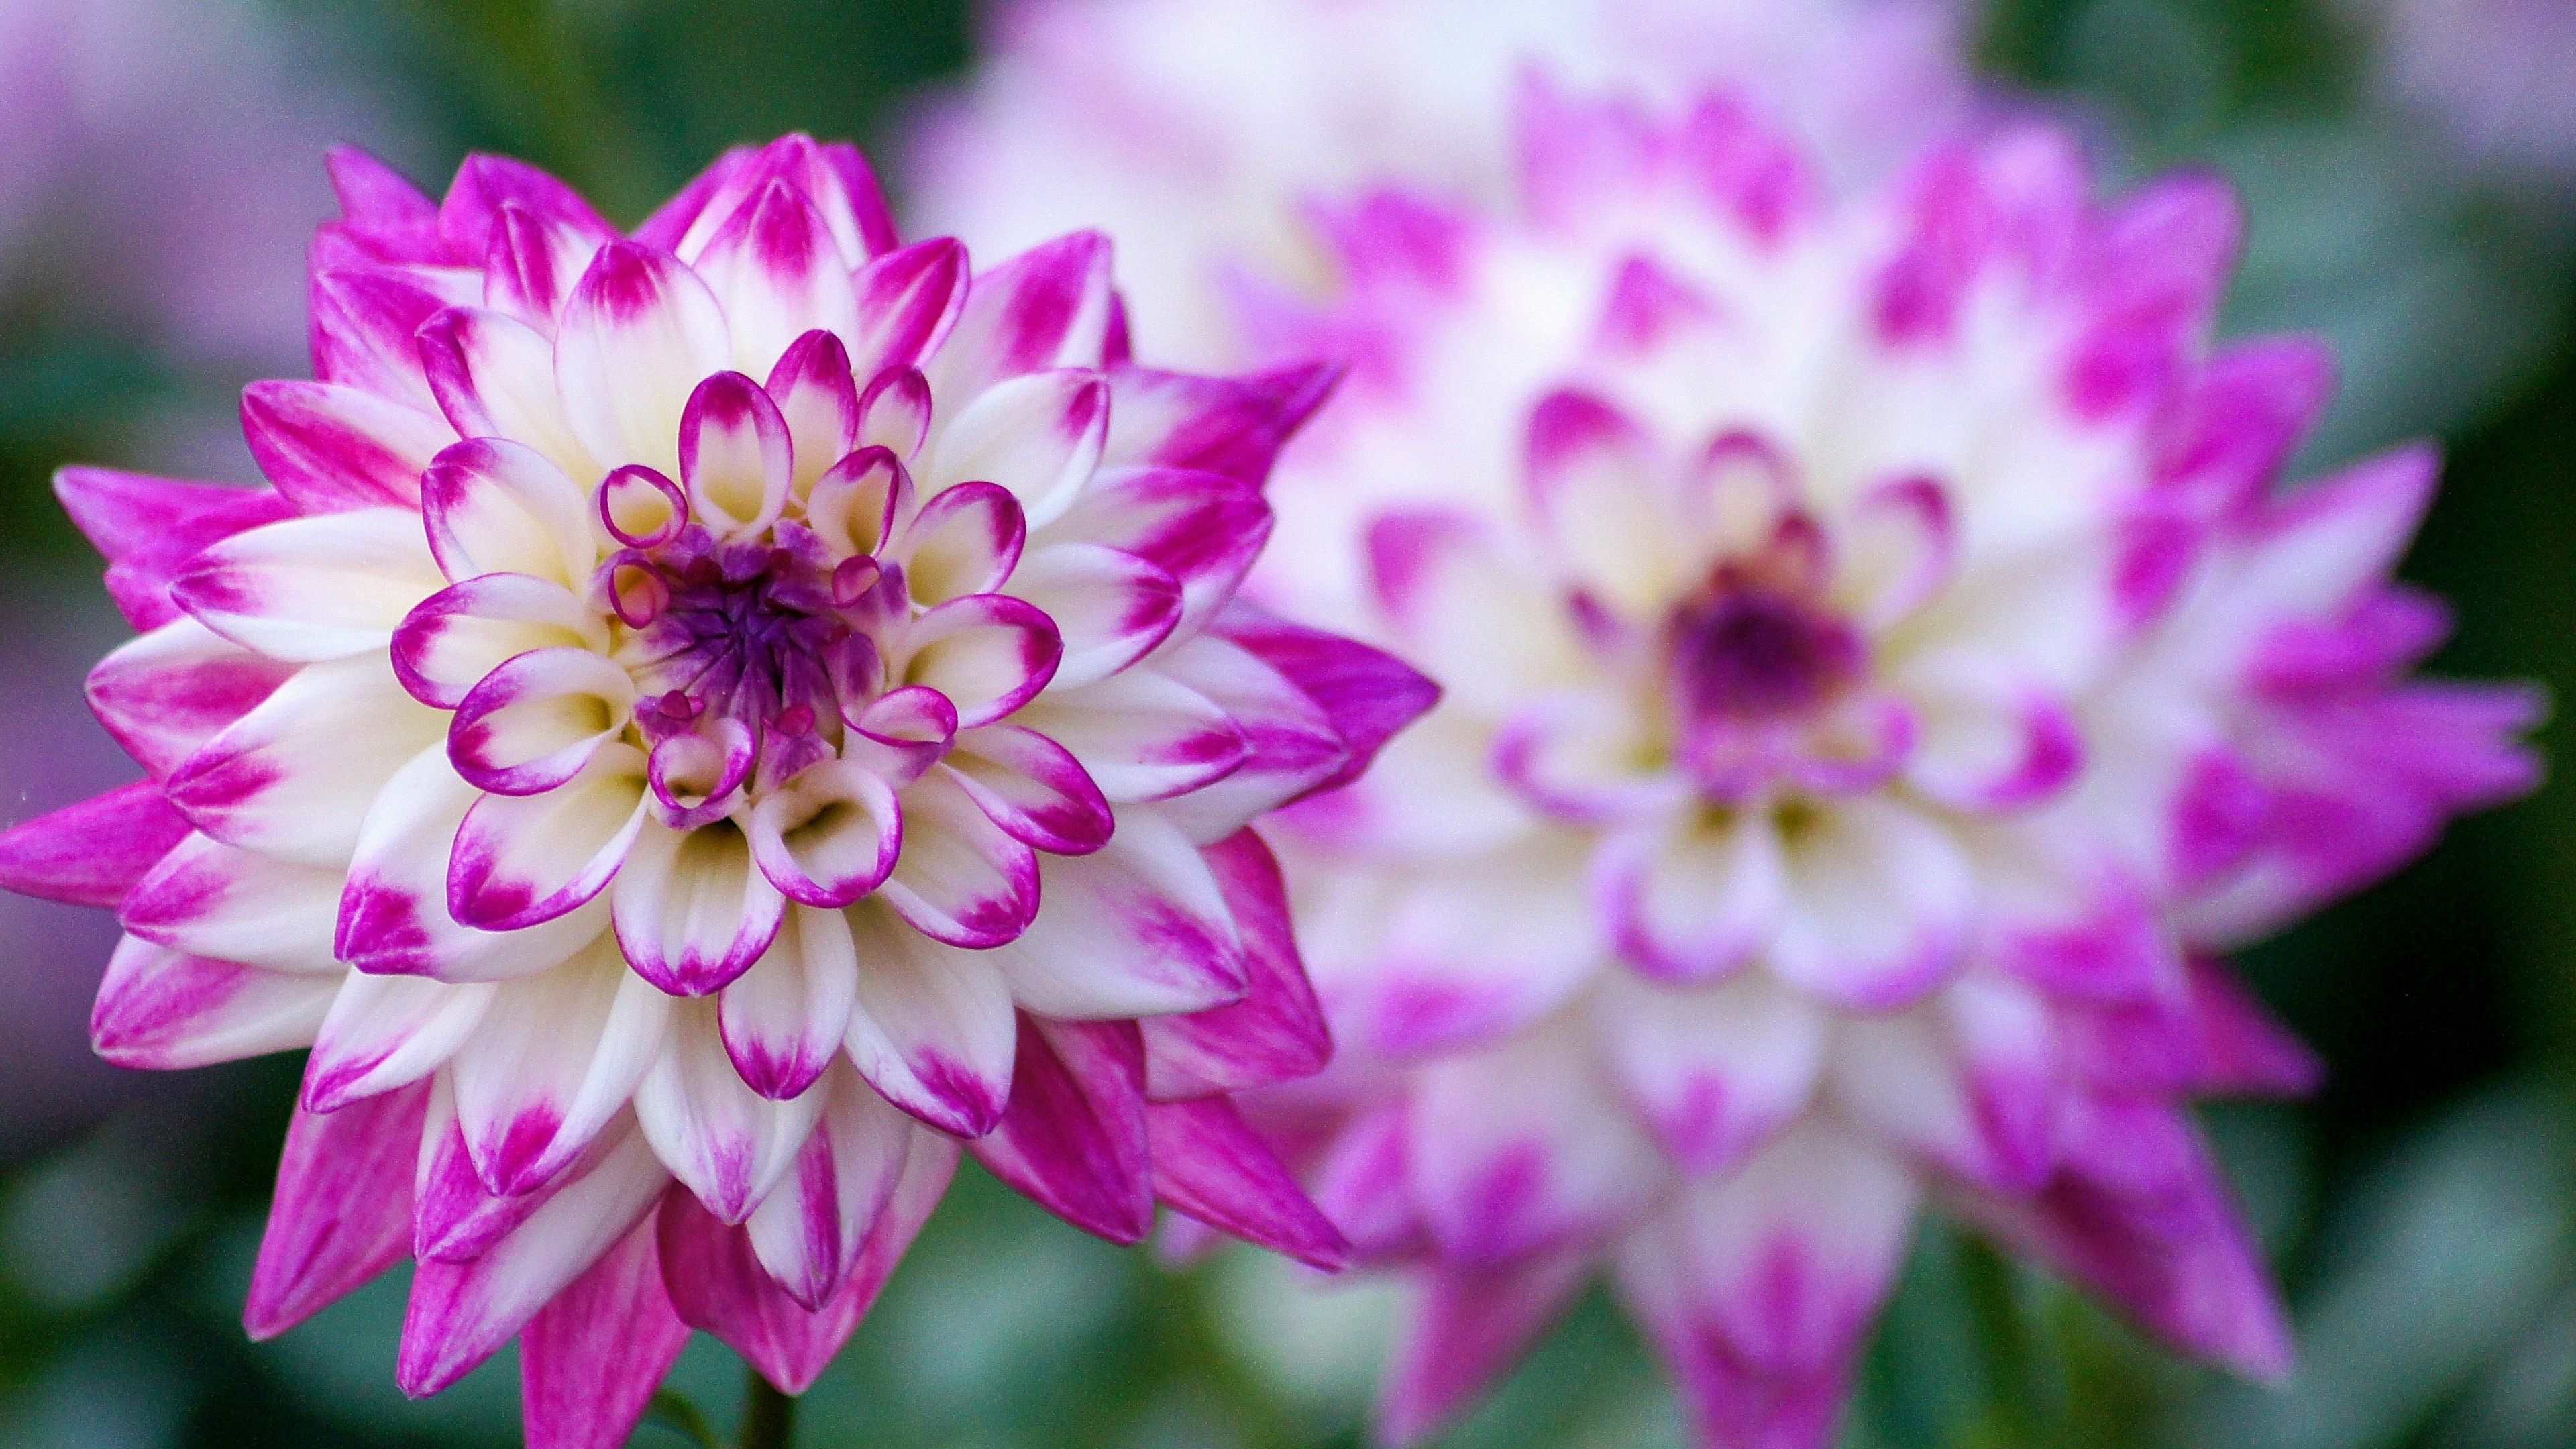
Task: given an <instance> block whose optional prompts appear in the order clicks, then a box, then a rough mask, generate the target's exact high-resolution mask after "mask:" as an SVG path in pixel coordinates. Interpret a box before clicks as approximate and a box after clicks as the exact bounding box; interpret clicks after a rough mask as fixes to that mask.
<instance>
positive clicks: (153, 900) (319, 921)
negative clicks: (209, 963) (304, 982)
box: [118, 835, 340, 978]
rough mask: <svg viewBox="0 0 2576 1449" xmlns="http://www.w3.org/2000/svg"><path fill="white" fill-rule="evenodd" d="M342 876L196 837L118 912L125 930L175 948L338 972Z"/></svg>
mask: <svg viewBox="0 0 2576 1449" xmlns="http://www.w3.org/2000/svg"><path fill="white" fill-rule="evenodd" d="M338 875H339V873H338V872H337V871H333V870H317V869H315V868H314V867H312V866H305V865H296V864H293V863H291V862H288V861H282V860H272V859H270V858H269V857H267V856H264V855H255V854H253V853H251V852H250V851H247V850H239V849H236V848H234V847H232V846H229V845H226V844H224V843H222V842H221V841H218V840H215V839H212V838H210V837H208V836H204V835H191V836H189V837H188V838H187V839H185V840H182V841H180V842H179V843H178V844H177V845H175V846H173V847H171V850H170V853H169V854H167V855H165V856H163V857H161V861H160V863H159V864H157V865H155V866H153V868H152V870H151V873H150V874H148V875H146V876H144V877H143V879H142V880H140V881H138V882H136V883H135V886H134V889H133V890H132V891H130V892H128V893H127V894H126V897H125V901H124V904H123V907H122V909H121V910H120V911H119V913H118V914H119V917H120V919H122V920H123V921H124V923H125V929H127V930H129V931H132V932H133V933H134V934H135V935H137V936H140V937H142V938H144V939H145V940H147V941H157V942H159V943H160V944H162V945H164V946H167V947H169V948H170V949H172V950H174V951H183V952H186V953H188V954H190V955H196V956H211V957H214V958H217V959H219V960H224V961H239V962H243V963H245V964H247V965H252V966H264V967H267V968H269V969H271V970H275V971H290V972H301V973H308V974H315V975H321V976H328V977H332V978H336V977H337V976H338V975H339V974H340V964H339V962H337V961H335V960H333V959H332V952H331V924H330V923H331V918H332V913H333V911H334V909H335V902H336V900H337V898H338V896H339V892H340V886H339V880H338Z"/></svg>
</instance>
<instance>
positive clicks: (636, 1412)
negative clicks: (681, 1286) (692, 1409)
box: [519, 1218, 689, 1449]
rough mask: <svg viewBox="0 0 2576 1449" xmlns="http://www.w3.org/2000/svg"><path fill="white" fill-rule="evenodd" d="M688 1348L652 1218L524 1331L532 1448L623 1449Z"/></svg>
mask: <svg viewBox="0 0 2576 1449" xmlns="http://www.w3.org/2000/svg"><path fill="white" fill-rule="evenodd" d="M688 1342H689V1325H688V1324H686V1323H684V1322H682V1321H681V1320H680V1315H679V1313H678V1312H677V1311H675V1310H674V1309H673V1308H672V1307H671V1295H670V1294H669V1292H668V1291H666V1290H665V1289H664V1288H663V1286H662V1253H661V1238H660V1234H659V1232H658V1231H657V1222H656V1220H655V1219H653V1218H647V1219H645V1220H644V1221H643V1222H640V1223H637V1224H636V1225H635V1226H634V1227H633V1228H632V1229H629V1230H628V1232H627V1234H626V1236H625V1237H624V1238H623V1239H621V1240H619V1242H618V1244H617V1246H616V1247H613V1248H611V1249H609V1250H608V1251H607V1253H605V1254H603V1255H602V1256H601V1257H600V1259H599V1261H598V1262H596V1263H593V1264H591V1265H590V1267H589V1268H588V1269H587V1270H585V1271H584V1272H583V1273H582V1275H581V1276H580V1277H578V1278H575V1279H574V1280H572V1284H571V1286H569V1287H567V1288H565V1289H564V1290H563V1291H562V1292H561V1293H558V1294H556V1295H555V1296H554V1298H553V1299H552V1300H551V1301H549V1302H548V1303H547V1304H546V1306H545V1307H544V1308H541V1309H539V1310H538V1311H537V1315H536V1316H535V1317H534V1318H531V1319H529V1320H528V1325H527V1327H525V1328H523V1329H521V1330H519V1397H520V1401H521V1403H522V1404H523V1405H524V1409H523V1411H522V1412H523V1413H524V1414H525V1416H526V1419H527V1442H528V1449H619V1446H621V1445H623V1444H625V1443H626V1441H627V1438H628V1436H629V1435H631V1434H633V1433H634V1432H635V1426H636V1425H637V1424H638V1423H640V1422H641V1421H642V1420H643V1417H644V1410H645V1408H646V1406H647V1405H649V1404H650V1403H651V1402H652V1399H653V1395H654V1393H655V1392H656V1391H657V1390H659V1389H660V1388H661V1386H662V1376H663V1375H664V1374H667V1373H669V1372H670V1371H671V1365H672V1364H673V1363H676V1362H678V1360H679V1357H680V1350H681V1349H683V1348H685V1347H687V1346H688Z"/></svg>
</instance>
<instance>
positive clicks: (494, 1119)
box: [450, 937, 674, 1197]
mask: <svg viewBox="0 0 2576 1449" xmlns="http://www.w3.org/2000/svg"><path fill="white" fill-rule="evenodd" d="M495 993H496V994H495V995H494V996H493V999H492V1007H491V1010H490V1011H489V1012H487V1013H486V1014H485V1019H484V1022H483V1024H482V1025H481V1026H480V1027H478V1028H477V1029H476V1030H475V1032H474V1035H473V1036H472V1037H471V1038H470V1039H469V1040H467V1041H466V1043H465V1044H464V1045H463V1046H462V1047H461V1048H459V1049H458V1051H457V1053H456V1060H455V1065H454V1067H453V1069H452V1071H451V1073H450V1076H451V1080H452V1081H453V1082H454V1087H455V1094H456V1127H457V1130H458V1132H459V1133H460V1134H461V1136H462V1137H463V1139H464V1145H465V1151H466V1155H467V1159H468V1160H469V1161H470V1162H472V1164H473V1166H474V1174H475V1177H476V1178H477V1179H478V1180H479V1181H480V1182H481V1183H482V1185H483V1186H484V1187H485V1188H486V1189H487V1190H489V1191H490V1192H492V1193H493V1194H495V1195H497V1196H502V1197H517V1196H523V1195H525V1194H528V1193H532V1192H536V1191H538V1190H539V1189H541V1188H544V1187H546V1186H547V1185H548V1184H550V1183H552V1182H553V1181H555V1179H556V1178H557V1176H558V1175H560V1174H561V1173H562V1172H564V1171H565V1170H566V1169H567V1168H569V1167H571V1166H572V1165H573V1164H574V1163H575V1161H576V1160H578V1159H579V1158H580V1156H581V1155H582V1153H583V1152H584V1151H585V1150H587V1149H588V1148H589V1147H590V1146H591V1144H592V1142H593V1141H594V1140H595V1139H597V1138H598V1137H599V1135H600V1134H601V1133H602V1132H603V1131H605V1130H606V1129H607V1127H608V1125H609V1123H610V1122H611V1121H612V1120H614V1119H615V1118H616V1116H617V1114H618V1113H619V1112H620V1111H622V1110H624V1109H625V1106H626V1104H627V1102H628V1100H629V1099H630V1098H632V1097H633V1096H634V1095H635V1092H636V1090H637V1086H638V1084H639V1083H640V1082H642V1080H643V1078H644V1075H645V1072H646V1071H647V1070H648V1069H649V1068H650V1067H651V1066H652V1064H653V1063H654V1061H655V1059H656V1058H658V1057H660V1056H661V1055H662V1054H663V1044H664V1042H665V1041H666V1040H668V1037H669V1033H670V1031H671V1015H672V1012H673V1010H674V1008H673V1006H672V1004H671V999H670V998H669V997H667V996H665V995H663V994H662V993H661V992H660V991H658V990H656V989H654V987H653V986H652V985H651V984H650V983H648V982H646V981H645V980H643V979H642V978H641V977H638V976H637V975H635V974H634V973H633V972H631V971H629V970H627V969H626V964H625V962H624V961H622V960H620V959H619V956H618V952H617V949H616V944H615V942H614V941H613V940H611V939H609V938H607V937H602V938H600V939H599V940H598V941H596V942H594V943H593V944H592V945H591V946H590V948H589V949H587V950H585V951H583V952H582V953H581V954H580V955H578V956H576V957H574V958H573V959H572V960H570V961H567V962H565V963H563V964H562V965H560V966H557V967H556V968H554V969H553V970H551V971H541V972H538V973H536V974H535V975H532V976H525V977H521V978H520V979H518V980H516V981H505V982H503V983H501V984H500V985H499V986H498V987H497V988H495Z"/></svg>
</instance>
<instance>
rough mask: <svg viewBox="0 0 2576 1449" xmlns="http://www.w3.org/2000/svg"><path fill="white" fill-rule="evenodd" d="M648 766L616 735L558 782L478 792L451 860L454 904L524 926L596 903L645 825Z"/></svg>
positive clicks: (500, 923)
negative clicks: (526, 789)
mask: <svg viewBox="0 0 2576 1449" xmlns="http://www.w3.org/2000/svg"><path fill="white" fill-rule="evenodd" d="M644 770H645V759H644V756H643V754H642V753H640V752H639V751H637V750H636V749H635V747H634V746H632V745H627V744H618V743H611V744H610V745H608V746H607V747H605V748H603V749H602V750H600V752H599V753H598V754H596V755H593V756H592V757H591V759H590V763H589V764H587V765H584V766H583V767H582V771H581V773H580V774H578V775H575V776H574V777H573V778H572V779H570V780H568V781H566V782H564V784H563V785H562V786H561V787H559V788H557V789H553V790H549V791H547V792H545V793H544V794H542V795H486V796H484V797H483V798H482V799H480V800H477V801H475V802H474V808H472V809H470V810H468V811H466V812H465V823H464V824H463V825H462V826H460V827H458V829H457V832H456V848H455V851H454V852H453V853H452V854H451V855H450V856H449V859H448V866H447V909H448V912H449V913H450V914H451V915H453V916H455V917H456V919H457V920H458V921H460V922H462V923H464V924H465V925H468V926H473V927H476V928H478V929H481V930H486V931H516V930H521V929H524V928H526V927H529V926H534V925H537V924H539V923H541V922H545V921H551V920H553V919H555V918H556V917H558V916H562V915H566V914H568V913H570V912H572V911H575V910H578V909H580V908H581V907H582V906H584V905H586V904H588V903H589V902H590V901H591V900H592V899H593V898H594V897H596V896H597V895H598V894H599V893H600V892H601V891H603V890H606V889H607V888H608V883H609V881H610V880H611V879H612V878H613V877H615V876H616V874H617V868H618V867H619V866H620V865H622V864H624V863H625V860H626V853H627V852H628V851H629V850H631V849H633V848H634V844H635V837H636V836H637V835H638V834H639V833H641V832H642V830H643V828H644V820H645V801H646V796H645V781H644Z"/></svg>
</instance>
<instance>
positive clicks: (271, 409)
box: [241, 382, 456, 514]
mask: <svg viewBox="0 0 2576 1449" xmlns="http://www.w3.org/2000/svg"><path fill="white" fill-rule="evenodd" d="M423 401H424V402H426V399H424V400H423ZM241 412H242V436H243V438H244V439H245V440H247V441H248V443H249V444H250V455H251V457H252V458H254V459H256V460H257V461H258V463H259V471H260V472H261V473H263V474H265V475H266V476H267V478H268V480H269V481H270V482H272V483H274V484H276V485H277V491H278V492H280V493H282V494H285V495H286V496H287V498H289V499H291V500H293V502H294V504H295V507H296V511H297V512H299V513H305V514H318V513H336V512H340V511H343V510H347V509H365V508H385V507H393V508H408V507H414V506H417V505H418V504H419V502H420V475H421V471H422V470H423V469H425V468H427V467H428V466H429V460H430V459H431V458H433V457H436V456H437V454H438V450H439V449H441V448H444V447H446V446H447V445H448V444H450V443H452V442H455V441H456V430H455V429H453V428H451V427H449V426H448V424H447V422H446V420H445V419H443V418H441V417H439V415H438V414H436V413H434V412H430V411H428V410H427V408H426V407H412V406H410V405H408V404H405V403H400V402H395V401H392V400H390V399H387V398H381V397H377V396H376V395H374V394H373V393H366V392H360V391H359V390H358V389H356V388H353V387H339V386H335V385H333V384H331V383H327V382H254V383H252V384H251V385H250V386H249V387H247V388H244V389H243V390H242V406H241Z"/></svg>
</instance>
